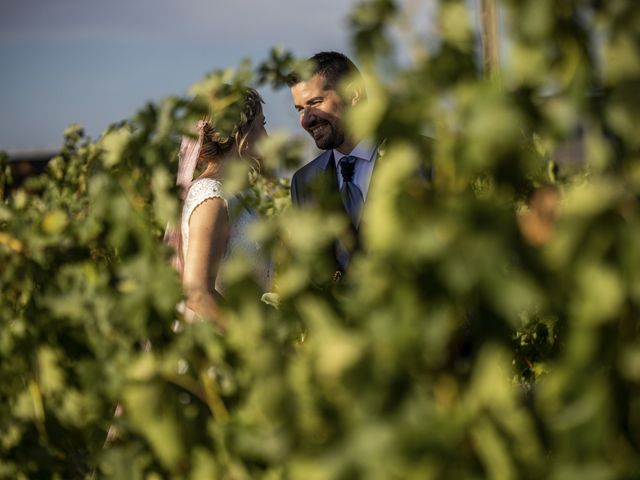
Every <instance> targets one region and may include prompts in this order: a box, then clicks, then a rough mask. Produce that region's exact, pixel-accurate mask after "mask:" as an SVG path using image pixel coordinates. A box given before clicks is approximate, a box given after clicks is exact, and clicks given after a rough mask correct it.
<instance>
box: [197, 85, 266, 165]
mask: <svg viewBox="0 0 640 480" xmlns="http://www.w3.org/2000/svg"><path fill="white" fill-rule="evenodd" d="M225 87H226V88H227V89H230V88H231V87H230V86H225ZM241 93H242V96H241V99H240V100H239V101H238V102H234V104H233V105H230V106H229V107H228V108H232V109H233V108H234V107H235V108H236V110H238V111H239V118H238V119H237V122H235V123H234V124H233V126H232V127H231V129H230V131H229V129H227V131H226V132H225V129H223V128H218V126H217V125H216V123H215V120H212V117H213V118H215V117H214V116H213V115H212V116H209V117H208V118H205V119H204V122H203V125H202V133H203V139H202V148H201V150H200V156H199V158H198V162H199V163H201V162H208V163H213V164H216V163H219V162H220V160H221V158H222V157H223V156H224V155H226V154H228V153H229V152H230V151H231V150H232V149H233V148H234V147H235V148H236V153H237V155H238V156H239V157H246V156H247V155H245V154H244V152H243V150H244V148H245V146H246V141H247V137H248V136H249V133H250V132H251V129H252V128H253V126H254V121H255V120H256V118H257V117H258V116H259V115H260V114H261V113H262V104H263V103H264V100H263V99H262V97H261V96H260V94H259V93H258V92H257V91H256V90H254V89H253V88H249V87H245V88H243V89H242V92H241ZM240 102H242V103H240ZM250 159H251V160H255V159H252V158H250ZM216 167H218V165H216Z"/></svg>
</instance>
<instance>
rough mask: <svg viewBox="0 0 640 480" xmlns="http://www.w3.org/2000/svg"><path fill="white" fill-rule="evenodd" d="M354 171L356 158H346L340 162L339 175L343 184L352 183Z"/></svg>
mask: <svg viewBox="0 0 640 480" xmlns="http://www.w3.org/2000/svg"><path fill="white" fill-rule="evenodd" d="M355 169H356V157H352V156H346V157H342V159H341V160H340V173H341V174H342V179H343V180H344V181H345V182H352V181H353V173H354V172H355Z"/></svg>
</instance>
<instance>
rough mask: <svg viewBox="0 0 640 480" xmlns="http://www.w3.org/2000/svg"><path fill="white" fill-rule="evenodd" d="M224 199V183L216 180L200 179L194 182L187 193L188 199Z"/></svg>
mask: <svg viewBox="0 0 640 480" xmlns="http://www.w3.org/2000/svg"><path fill="white" fill-rule="evenodd" d="M203 197H204V198H212V197H218V198H224V197H223V193H222V183H220V181H219V180H216V179H215V178H208V177H203V178H198V179H197V180H196V181H194V182H193V183H192V184H191V186H190V187H189V192H188V193H187V199H189V198H192V199H197V198H203Z"/></svg>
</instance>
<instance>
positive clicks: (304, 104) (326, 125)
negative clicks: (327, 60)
mask: <svg viewBox="0 0 640 480" xmlns="http://www.w3.org/2000/svg"><path fill="white" fill-rule="evenodd" d="M291 96H292V97H293V103H294V105H295V107H296V110H297V111H298V112H299V114H300V125H301V126H302V128H304V129H305V130H306V131H307V132H309V134H310V135H311V136H312V137H313V140H314V141H315V142H316V146H317V147H318V148H320V149H322V150H329V149H332V148H335V149H340V146H342V145H343V144H344V143H345V134H344V130H343V128H342V113H343V110H344V104H343V102H342V100H341V99H340V96H339V95H338V92H336V91H335V89H333V88H331V87H330V86H328V85H327V83H326V81H325V79H324V77H323V76H321V75H317V74H316V75H314V76H313V77H311V78H310V79H309V80H307V81H304V82H300V83H297V84H295V85H294V86H293V87H291Z"/></svg>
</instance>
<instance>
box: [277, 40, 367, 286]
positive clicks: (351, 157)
mask: <svg viewBox="0 0 640 480" xmlns="http://www.w3.org/2000/svg"><path fill="white" fill-rule="evenodd" d="M309 62H310V63H311V65H312V66H313V70H312V75H311V77H310V78H308V79H305V80H302V79H299V78H295V79H293V80H292V81H291V82H290V87H291V95H292V97H293V103H294V105H295V108H296V110H297V111H298V112H299V114H300V125H301V126H302V128H304V129H305V130H306V131H307V132H308V133H309V134H310V135H311V137H312V138H313V140H314V141H315V144H316V146H317V147H318V148H320V149H322V150H324V152H323V153H322V154H320V155H319V156H318V157H316V158H315V159H314V160H312V161H311V162H310V163H308V164H307V165H305V166H303V167H302V168H300V169H299V170H298V171H297V172H295V174H294V175H293V178H292V179H291V198H292V201H293V203H294V204H295V205H298V206H305V205H316V206H319V207H320V208H321V209H322V210H323V211H325V212H333V213H340V214H341V215H346V216H347V217H348V225H349V228H348V231H347V232H345V235H343V236H342V237H341V240H340V241H338V242H336V244H335V245H333V246H332V251H331V252H329V256H330V261H331V262H332V263H333V265H332V267H335V268H332V271H334V272H335V273H334V274H333V280H334V281H337V280H338V279H339V278H340V277H341V276H342V273H343V272H344V271H345V270H346V269H347V267H348V265H349V262H350V260H351V257H352V255H353V253H354V251H355V250H357V249H358V248H359V235H358V230H359V227H360V218H361V215H362V209H363V207H364V203H365V202H366V199H367V194H368V191H369V184H370V182H371V175H372V173H373V169H374V167H375V163H376V157H377V151H378V145H376V144H375V143H374V142H372V141H370V140H368V139H362V138H353V137H352V136H350V135H349V134H348V133H347V132H346V131H345V127H344V123H343V122H344V116H345V113H346V112H347V111H348V110H349V109H350V108H353V107H355V106H356V105H357V104H358V103H359V102H363V101H367V94H366V91H365V89H364V82H363V79H362V75H361V74H360V72H359V71H358V69H357V67H356V66H355V65H354V64H353V62H352V61H351V60H349V59H348V58H347V57H346V56H345V55H343V54H341V53H337V52H320V53H317V54H316V55H314V56H313V57H311V58H310V59H309ZM346 81H350V82H351V83H349V84H347V85H344V82H346Z"/></svg>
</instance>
